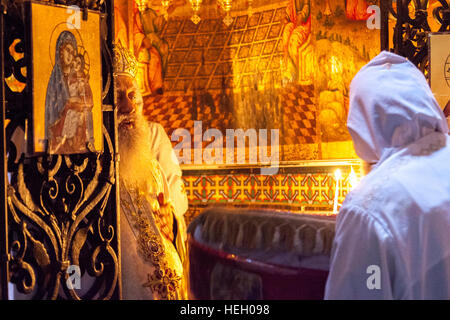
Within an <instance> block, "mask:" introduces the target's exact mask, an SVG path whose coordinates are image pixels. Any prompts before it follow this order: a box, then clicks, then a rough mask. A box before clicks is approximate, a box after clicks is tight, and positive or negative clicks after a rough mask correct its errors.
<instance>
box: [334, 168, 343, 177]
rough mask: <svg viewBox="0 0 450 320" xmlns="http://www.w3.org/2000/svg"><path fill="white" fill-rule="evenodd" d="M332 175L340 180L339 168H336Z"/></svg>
mask: <svg viewBox="0 0 450 320" xmlns="http://www.w3.org/2000/svg"><path fill="white" fill-rule="evenodd" d="M334 177H335V178H336V180H340V179H341V178H342V172H341V169H336V171H335V172H334Z"/></svg>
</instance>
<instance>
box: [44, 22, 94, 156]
mask: <svg viewBox="0 0 450 320" xmlns="http://www.w3.org/2000/svg"><path fill="white" fill-rule="evenodd" d="M55 51H56V52H55V66H54V68H53V71H52V74H51V76H50V80H49V82H48V86H47V95H46V100H45V136H46V139H47V141H48V147H49V148H48V149H49V152H50V153H57V154H61V153H67V154H70V153H81V152H86V151H88V149H87V143H88V142H89V143H92V145H93V144H94V137H93V119H92V108H93V106H94V103H93V96H92V90H91V88H90V86H89V72H86V57H87V52H84V55H83V54H81V53H79V51H81V48H80V47H78V45H77V41H76V39H75V36H74V35H73V34H72V33H71V32H70V31H63V32H62V33H61V34H60V35H59V37H58V40H57V43H56V50H55Z"/></svg>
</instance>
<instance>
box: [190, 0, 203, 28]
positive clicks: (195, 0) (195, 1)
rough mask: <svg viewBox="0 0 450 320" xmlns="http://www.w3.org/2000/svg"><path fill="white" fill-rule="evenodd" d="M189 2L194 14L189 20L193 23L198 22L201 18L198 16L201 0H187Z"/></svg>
mask: <svg viewBox="0 0 450 320" xmlns="http://www.w3.org/2000/svg"><path fill="white" fill-rule="evenodd" d="M189 2H190V3H191V7H192V10H193V11H194V15H193V16H192V17H191V21H192V22H193V23H195V24H198V23H199V22H200V20H201V19H200V17H199V16H198V12H199V11H200V6H201V4H202V0H189Z"/></svg>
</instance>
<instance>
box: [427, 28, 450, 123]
mask: <svg viewBox="0 0 450 320" xmlns="http://www.w3.org/2000/svg"><path fill="white" fill-rule="evenodd" d="M429 40H430V41H429V62H430V63H429V76H430V77H429V81H430V86H431V90H432V91H433V93H434V96H435V97H436V100H437V102H438V103H439V105H440V106H441V108H442V109H443V110H444V109H445V108H446V107H447V110H445V111H447V113H450V32H436V33H430V34H429ZM448 115H449V114H447V116H448Z"/></svg>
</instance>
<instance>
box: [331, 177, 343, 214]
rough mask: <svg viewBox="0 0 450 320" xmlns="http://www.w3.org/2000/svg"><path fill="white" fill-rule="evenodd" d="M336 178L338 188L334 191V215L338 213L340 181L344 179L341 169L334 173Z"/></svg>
mask: <svg viewBox="0 0 450 320" xmlns="http://www.w3.org/2000/svg"><path fill="white" fill-rule="evenodd" d="M334 178H335V180H336V188H335V191H334V204H333V213H335V214H336V213H338V210H337V208H338V196H339V180H341V178H342V172H341V169H336V171H335V172H334Z"/></svg>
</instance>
